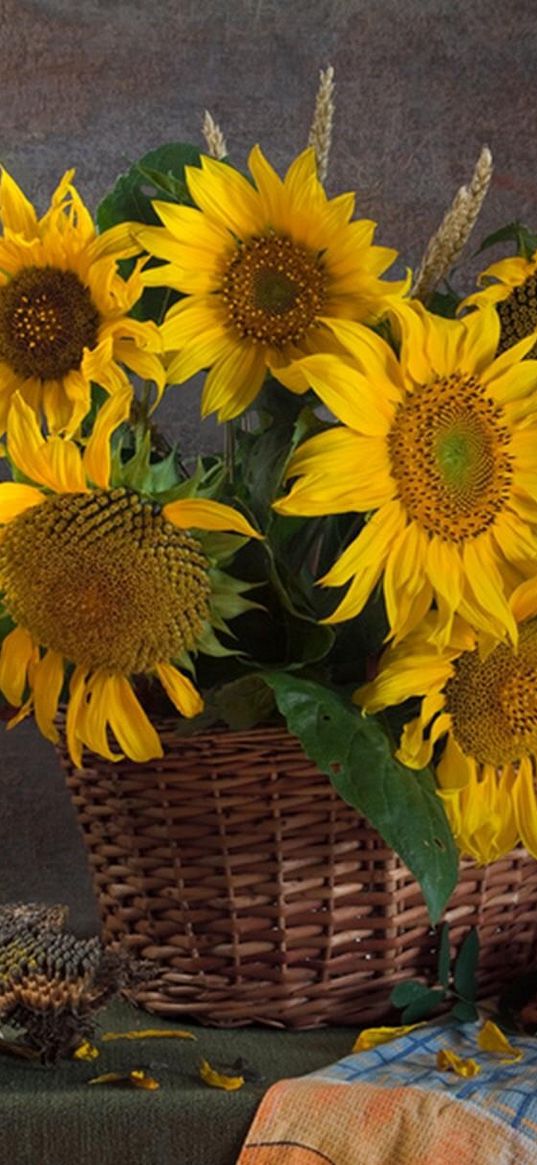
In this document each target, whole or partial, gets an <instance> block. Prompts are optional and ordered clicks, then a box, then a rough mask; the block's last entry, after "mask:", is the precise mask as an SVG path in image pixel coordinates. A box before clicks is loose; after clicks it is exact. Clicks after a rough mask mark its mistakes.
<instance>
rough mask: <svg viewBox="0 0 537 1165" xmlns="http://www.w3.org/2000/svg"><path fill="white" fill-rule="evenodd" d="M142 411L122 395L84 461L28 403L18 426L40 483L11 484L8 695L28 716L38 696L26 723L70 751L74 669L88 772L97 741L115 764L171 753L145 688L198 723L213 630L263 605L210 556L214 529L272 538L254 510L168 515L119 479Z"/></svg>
mask: <svg viewBox="0 0 537 1165" xmlns="http://www.w3.org/2000/svg"><path fill="white" fill-rule="evenodd" d="M129 406H130V389H129V388H128V387H124V388H120V389H118V391H117V392H116V393H115V394H114V396H113V397H110V398H109V400H108V401H107V402H106V403H105V404H104V406H103V407H102V409H101V410H100V412H99V414H98V416H97V420H96V422H95V425H94V429H93V433H92V435H91V438H90V439H89V441H88V443H87V446H86V448H85V451H84V453H83V455H82V454H81V452H80V450H79V447H78V446H77V445H76V444H75V442H74V441H71V440H67V439H63V438H61V437H58V436H53V437H50V438H49V439H47V440H45V439H44V438H43V436H42V434H41V431H40V429H39V427H38V424H37V421H36V418H35V414H34V413H33V411H32V410H31V409H30V408H29V406H28V405H27V404H26V403H25V402H24V401H23V399H22V398H21V397H20V395H17V396H16V397H15V399H14V402H13V405H12V408H11V411H10V415H9V421H8V451H9V456H10V458H11V460H12V462H13V463H14V465H15V466H16V467H17V469H18V471H19V472H22V474H23V475H24V476H25V478H27V479H29V481H28V483H25V484H22V483H20V482H4V483H1V484H0V524H1V525H2V526H3V529H2V531H1V537H0V592H1V591H3V602H4V608H5V611H6V612H7V614H8V616H10V618H11V620H12V621H13V623H14V624H15V626H14V628H13V630H12V631H11V632H10V633H9V634H8V635H7V636H6V638H5V639H4V642H3V646H2V650H1V652H0V690H1V691H2V692H3V693H4V695H5V697H6V699H7V700H8V702H9V703H10V704H12V705H13V706H14V707H19V706H20V705H21V704H22V701H23V699H24V694H25V692H26V691H29V696H28V698H27V700H26V703H25V704H24V706H23V708H22V710H21V712H20V713H19V714H18V716H16V717H15V721H14V722H17V721H18V720H19V719H21V718H22V717H23V716H24V715H26V714H28V712H30V711H31V710H32V709H33V710H34V711H35V718H36V721H37V724H38V727H39V728H40V730H41V732H42V733H43V734H44V736H46V737H48V739H49V740H52V741H56V740H57V736H58V734H57V730H56V727H55V725H54V718H55V715H56V712H57V707H58V701H59V699H60V695H61V692H62V688H63V685H64V679H65V673H66V669H69V671H70V683H69V702H68V710H67V741H68V746H69V750H70V754H71V757H72V759H73V762H74V763H75V764H76V765H78V766H80V764H81V759H82V746H83V745H86V746H87V747H88V748H89V749H91V750H92V751H93V752H95V753H99V754H100V755H101V756H104V757H106V758H107V759H108V760H120V759H121V754H125V755H126V756H129V757H131V759H133V760H135V761H144V760H148V759H149V758H150V757H157V756H161V755H162V748H161V745H160V741H159V737H158V735H157V732H156V731H155V729H154V728H153V726H152V725H151V723H150V722H149V720H148V718H147V716H146V714H145V712H144V710H143V709H142V707H141V705H140V703H139V701H138V698H137V696H136V694H135V692H134V689H133V686H132V683H131V678H132V677H136V676H140V675H145V676H156V677H157V678H158V680H159V681H160V683H161V684H162V686H163V688H164V689H165V691H166V693H167V695H168V696H169V698H170V699H171V700H172V702H173V703H174V704H175V706H176V707H177V708H178V710H179V712H181V714H182V715H183V716H187V717H191V716H195V715H196V714H197V713H198V712H200V711H201V709H202V707H203V702H202V699H201V697H200V695H199V693H198V692H197V690H196V688H195V686H194V684H193V682H192V681H191V680H190V679H189V678H188V676H187V675H185V674H184V673H185V670H187V671H188V670H192V664H191V660H190V656H189V653H190V652H191V651H193V650H208V651H210V652H211V651H212V653H213V654H214V653H215V651H214V648H215V639H214V635H212V632H211V624H213V625H215V626H218V627H220V628H222V629H224V630H227V626H226V622H225V619H226V616H227V617H231V616H232V615H233V614H237V613H240V611H241V610H245V609H247V608H248V607H250V606H252V604H251V603H250V602H248V600H244V599H242V597H241V591H244V590H246V589H247V586H246V584H245V583H242V582H240V581H239V580H235V579H232V578H230V577H228V578H227V583H228V585H227V589H226V585H225V578H226V576H224V573H223V572H222V571H219V570H217V569H213V568H212V567H211V563H210V559H209V557H208V555H207V554H206V553H205V551H204V547H203V531H211V530H218V531H225V530H227V531H235V532H236V533H238V534H239V535H246V536H248V537H250V536H251V537H254V538H256V537H260V535H258V534H257V533H256V531H255V530H254V529H253V528H252V527H251V526H250V524H249V523H248V522H247V520H246V519H245V518H244V517H242V515H241V514H239V513H237V512H236V511H234V510H233V509H232V508H231V507H229V506H224V505H220V504H219V503H218V502H213V501H208V500H206V499H204V498H181V499H180V500H176V501H172V502H170V503H169V504H167V505H164V506H163V507H162V508H161V507H160V506H159V505H157V504H155V502H154V501H152V500H151V499H150V498H148V497H145V496H143V495H140V494H139V493H137V492H135V491H134V490H132V489H129V488H126V487H125V486H123V485H121V481H120V480H119V484H118V478H117V475H116V476H115V478H114V475H113V474H112V471H111V456H110V448H109V439H110V435H111V433H112V431H113V430H114V429H115V428H116V427H117V426H118V425H119V424H121V423H122V422H123V421H125V420H126V418H127V417H128V413H129ZM30 482H32V483H34V484H30ZM192 530H194V531H195V533H192V532H191V531H192ZM211 636H212V640H211ZM216 646H217V645H216ZM222 650H224V649H222ZM176 664H178V666H176ZM108 726H109V727H110V729H111V732H112V734H113V736H114V737H115V739H116V740H117V742H118V744H119V748H120V749H121V753H117V752H114V751H112V749H111V748H110V744H109V736H108Z"/></svg>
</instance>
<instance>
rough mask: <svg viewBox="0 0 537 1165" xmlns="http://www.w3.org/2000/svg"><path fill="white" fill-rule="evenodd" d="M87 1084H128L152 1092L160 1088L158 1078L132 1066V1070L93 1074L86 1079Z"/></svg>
mask: <svg viewBox="0 0 537 1165" xmlns="http://www.w3.org/2000/svg"><path fill="white" fill-rule="evenodd" d="M88 1084H128V1085H131V1086H132V1087H133V1088H145V1089H146V1090H147V1091H149V1092H154V1091H155V1089H157V1088H160V1084H159V1082H158V1080H155V1078H154V1077H153V1076H148V1075H147V1072H143V1071H142V1069H141V1068H133V1070H132V1072H127V1073H124V1072H105V1073H104V1075H103V1076H93V1077H92V1079H91V1080H88Z"/></svg>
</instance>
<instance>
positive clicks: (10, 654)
mask: <svg viewBox="0 0 537 1165" xmlns="http://www.w3.org/2000/svg"><path fill="white" fill-rule="evenodd" d="M35 652H36V648H35V645H34V641H33V639H32V636H31V635H30V632H29V631H26V630H25V629H24V627H15V628H14V630H13V631H10V632H9V635H6V637H5V639H4V641H3V643H2V647H1V649H0V691H2V692H3V693H4V696H5V697H6V700H7V702H8V704H12V705H13V707H14V708H16V707H18V705H19V704H20V703H21V702H22V697H23V695H24V689H25V687H26V677H27V675H28V667H29V665H30V662H31V661H32V660H33V659H34V658H35Z"/></svg>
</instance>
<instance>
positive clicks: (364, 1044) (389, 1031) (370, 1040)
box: [351, 1020, 425, 1052]
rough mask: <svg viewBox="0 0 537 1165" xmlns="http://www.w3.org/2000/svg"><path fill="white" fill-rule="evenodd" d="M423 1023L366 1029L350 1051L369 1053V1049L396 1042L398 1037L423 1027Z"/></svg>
mask: <svg viewBox="0 0 537 1165" xmlns="http://www.w3.org/2000/svg"><path fill="white" fill-rule="evenodd" d="M424 1022H425V1021H424V1020H422V1021H421V1022H420V1023H409V1024H406V1026H405V1025H404V1026H403V1027H367V1028H365V1029H364V1031H363V1032H360V1035H359V1036H358V1039H357V1040H356V1041H355V1042H354V1044H353V1045H352V1049H351V1051H353V1052H369V1051H370V1050H371V1048H376V1047H378V1045H379V1044H389V1043H390V1041H391V1040H398V1039H399V1037H400V1036H406V1034H407V1032H413V1031H414V1030H415V1029H416V1028H417V1027H423V1025H424Z"/></svg>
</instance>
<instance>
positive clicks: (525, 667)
mask: <svg viewBox="0 0 537 1165" xmlns="http://www.w3.org/2000/svg"><path fill="white" fill-rule="evenodd" d="M454 667H455V675H454V676H453V677H452V678H451V679H450V680H449V682H448V684H447V687H446V698H447V711H448V712H450V713H451V715H452V717H453V732H454V735H455V738H456V740H457V741H458V743H459V744H460V746H461V748H462V750H463V752H465V753H467V755H469V756H473V757H474V758H475V760H476V761H478V763H480V764H492V765H495V766H500V765H505V764H510V763H513V762H516V761H518V760H520V759H521V758H522V757H524V756H528V755H535V754H537V620H532V621H531V623H527V624H526V625H525V626H523V627H522V629H521V634H520V641H519V649H518V653H517V654H516V655H515V653H514V651H513V649H512V647H511V646H509V645H507V644H503V643H502V644H500V645H499V646H498V647H496V648H495V649H494V651H492V652H491V653H490V655H488V656H487V657H486V659H480V658H479V653H478V652H477V651H472V652H465V653H464V654H463V655H461V657H460V658H459V659H458V660H457V661H456V662H455V664H454Z"/></svg>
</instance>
